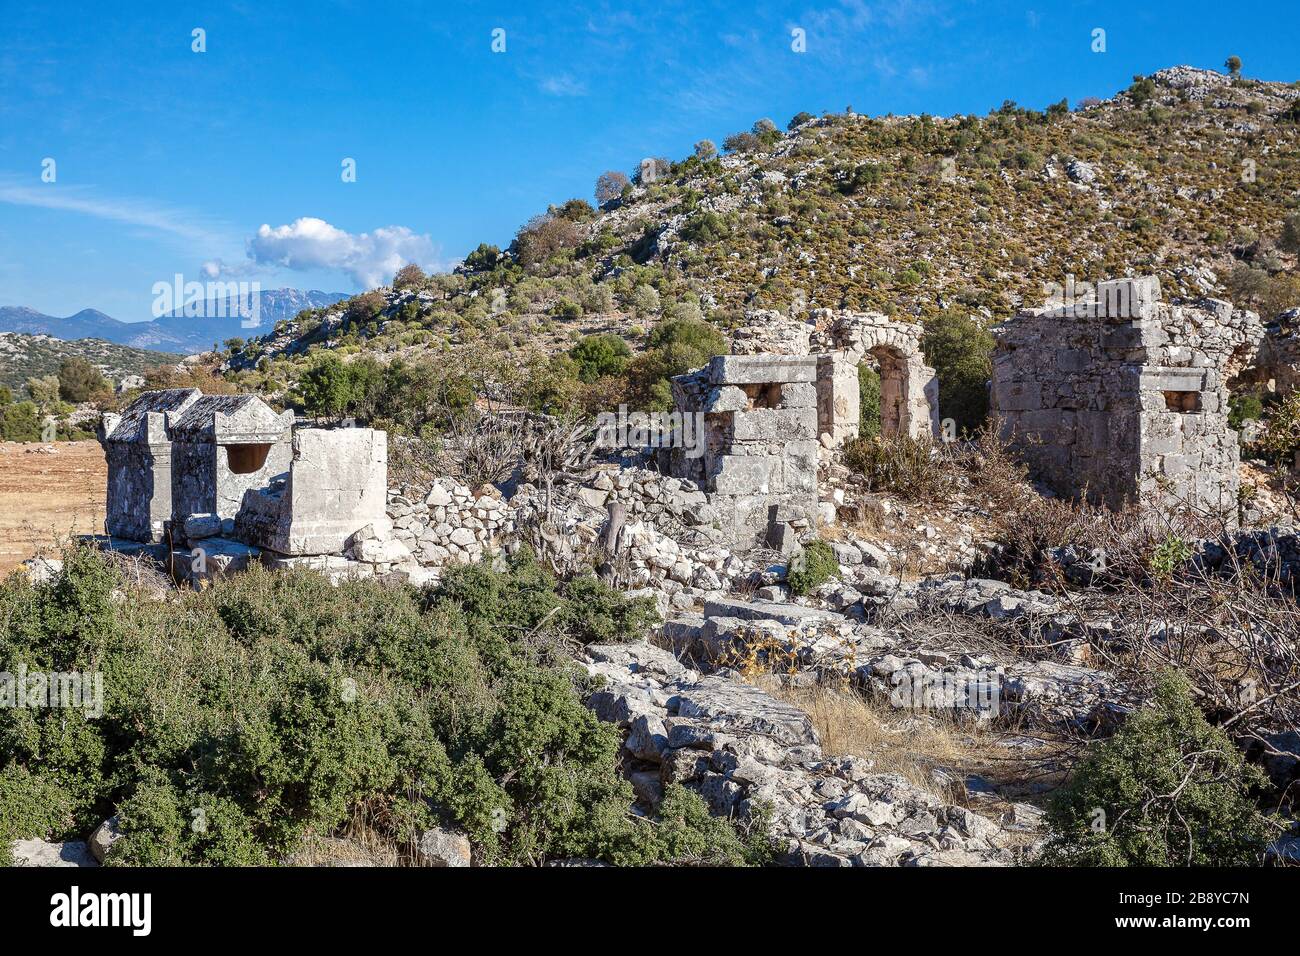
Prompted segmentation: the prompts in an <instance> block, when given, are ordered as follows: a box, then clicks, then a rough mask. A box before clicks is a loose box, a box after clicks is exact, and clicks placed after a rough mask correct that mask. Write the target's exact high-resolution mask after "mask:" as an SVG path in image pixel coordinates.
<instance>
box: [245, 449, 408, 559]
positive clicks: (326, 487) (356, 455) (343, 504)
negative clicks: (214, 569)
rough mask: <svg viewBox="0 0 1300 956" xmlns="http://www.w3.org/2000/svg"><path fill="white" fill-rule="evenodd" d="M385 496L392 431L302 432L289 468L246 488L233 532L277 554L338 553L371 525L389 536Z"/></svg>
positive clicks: (386, 497) (376, 530)
mask: <svg viewBox="0 0 1300 956" xmlns="http://www.w3.org/2000/svg"><path fill="white" fill-rule="evenodd" d="M387 500H388V435H387V433H385V432H382V431H375V430H374V429H371V428H347V429H339V430H334V431H325V430H321V429H310V428H308V429H302V430H300V431H298V432H296V433H295V434H294V436H293V446H292V457H291V460H290V462H289V468H288V473H287V474H285V475H283V476H281V477H280V478H278V479H276V480H275V481H274V482H272V484H271V485H270V486H268V487H265V488H252V489H249V490H247V491H246V492H245V493H244V499H243V502H242V505H241V507H240V509H239V514H238V517H237V518H236V519H235V534H236V535H237V536H238V537H239V539H240V540H242V541H247V542H248V543H249V544H253V545H256V546H258V547H262V548H267V549H269V550H272V551H275V552H277V553H279V554H286V555H319V554H338V553H341V552H342V551H343V550H344V549H345V548H346V547H347V544H348V539H349V538H351V537H352V535H353V534H354V533H356V532H357V531H360V530H361V529H363V528H365V527H366V526H367V525H369V526H371V529H372V531H373V534H374V535H376V536H378V537H383V536H385V535H386V534H387V533H388V531H389V530H390V525H391V523H390V522H389V520H388V514H387V510H386V506H387Z"/></svg>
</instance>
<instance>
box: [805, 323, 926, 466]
mask: <svg viewBox="0 0 1300 956" xmlns="http://www.w3.org/2000/svg"><path fill="white" fill-rule="evenodd" d="M813 318H814V321H816V322H817V325H818V332H817V339H818V342H817V345H819V346H821V348H822V349H824V353H823V354H822V355H821V356H820V361H819V365H818V375H817V396H818V403H817V411H818V415H817V418H818V432H819V433H820V435H821V438H822V443H823V444H829V445H838V444H840V443H841V442H843V441H845V440H847V439H849V438H854V437H857V434H858V426H859V405H858V402H859V399H858V367H859V365H861V363H862V362H863V361H865V360H866V358H867V356H871V358H872V359H874V360H875V362H876V363H877V364H878V365H879V369H880V431H881V434H882V435H883V436H884V437H886V438H892V437H897V436H907V437H909V438H926V437H933V436H935V435H937V434H938V433H939V380H938V377H937V376H936V375H935V371H934V369H932V368H930V366H928V365H926V364H925V358H924V357H923V355H922V353H921V333H922V328H921V326H920V325H917V324H916V323H913V322H895V321H894V320H892V319H890V318H888V317H887V316H884V315H881V314H879V313H876V312H843V313H837V312H832V311H831V310H818V311H817V312H814V313H813ZM815 347H816V346H815Z"/></svg>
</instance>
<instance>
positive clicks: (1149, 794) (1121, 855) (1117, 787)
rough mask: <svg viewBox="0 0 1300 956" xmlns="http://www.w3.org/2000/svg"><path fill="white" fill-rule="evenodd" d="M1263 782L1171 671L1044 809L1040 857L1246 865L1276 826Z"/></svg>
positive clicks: (1259, 854) (1083, 862) (1066, 861)
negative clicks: (1045, 835)
mask: <svg viewBox="0 0 1300 956" xmlns="http://www.w3.org/2000/svg"><path fill="white" fill-rule="evenodd" d="M1263 784H1264V777H1263V774H1261V773H1260V771H1259V770H1258V769H1256V768H1254V767H1252V766H1250V765H1248V764H1247V763H1246V762H1245V759H1244V758H1243V757H1242V755H1241V752H1240V751H1239V750H1238V749H1237V747H1236V746H1235V745H1234V744H1233V743H1232V741H1230V740H1229V739H1228V737H1227V735H1226V734H1224V733H1223V731H1221V730H1219V729H1217V728H1215V727H1212V726H1211V725H1210V724H1209V722H1208V721H1206V719H1205V716H1204V715H1203V714H1202V713H1201V711H1200V709H1199V708H1198V707H1197V705H1196V702H1195V700H1194V699H1193V697H1192V692H1191V687H1190V685H1189V684H1188V683H1187V680H1186V678H1184V677H1182V676H1181V675H1179V674H1178V673H1176V672H1173V671H1170V672H1166V673H1165V674H1162V675H1161V676H1160V678H1159V680H1158V682H1157V684H1156V693H1155V700H1154V701H1153V706H1150V707H1143V708H1141V709H1140V710H1138V711H1137V712H1136V713H1135V714H1133V716H1131V717H1130V718H1129V719H1128V721H1127V722H1126V723H1125V724H1124V726H1123V727H1122V728H1121V729H1120V731H1119V732H1118V733H1117V734H1116V735H1115V736H1114V737H1112V738H1110V739H1109V740H1106V741H1102V742H1100V743H1095V744H1093V745H1092V746H1091V747H1090V748H1089V750H1088V753H1087V756H1086V757H1085V758H1084V761H1083V763H1082V764H1081V765H1080V766H1079V767H1078V768H1077V769H1076V770H1075V772H1074V775H1073V776H1072V777H1071V779H1070V782H1069V783H1068V784H1067V785H1066V786H1065V787H1063V788H1062V789H1061V790H1060V791H1059V792H1058V794H1057V795H1056V798H1055V799H1054V800H1053V803H1052V806H1051V809H1050V810H1049V811H1048V814H1047V822H1048V824H1049V826H1050V827H1051V836H1050V837H1049V839H1048V841H1047V844H1046V846H1045V847H1044V851H1043V854H1042V861H1043V862H1045V863H1048V864H1052V865H1064V866H1248V865H1252V864H1258V863H1259V862H1260V861H1261V859H1262V858H1263V851H1264V846H1265V844H1266V842H1267V840H1268V837H1269V832H1270V826H1269V821H1268V819H1267V818H1266V817H1265V816H1264V815H1263V814H1261V813H1260V812H1259V809H1258V807H1257V806H1256V804H1255V801H1254V800H1253V799H1252V797H1251V791H1252V790H1254V789H1256V788H1258V787H1260V786H1262V785H1263Z"/></svg>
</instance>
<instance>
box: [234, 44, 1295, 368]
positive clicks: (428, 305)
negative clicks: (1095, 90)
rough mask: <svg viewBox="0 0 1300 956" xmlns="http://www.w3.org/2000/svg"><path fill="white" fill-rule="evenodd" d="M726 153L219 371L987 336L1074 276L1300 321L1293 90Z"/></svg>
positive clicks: (764, 139) (320, 319)
mask: <svg viewBox="0 0 1300 956" xmlns="http://www.w3.org/2000/svg"><path fill="white" fill-rule="evenodd" d="M721 145H722V149H723V152H724V155H721V156H715V152H716V148H715V146H714V144H712V143H710V142H708V141H701V143H700V144H698V146H697V151H696V154H695V155H692V156H688V157H686V158H685V159H681V160H678V161H670V160H667V159H661V160H655V161H654V164H653V170H654V172H653V175H649V176H645V177H642V176H640V175H638V176H637V177H636V179H637V181H636V182H634V183H632V184H629V185H627V186H626V188H624V189H623V190H622V194H621V196H614V197H613V198H609V197H608V194H607V195H606V196H605V197H603V198H605V201H604V203H603V204H602V205H601V206H599V207H598V208H593V207H592V206H591V205H589V204H588V203H586V202H585V201H582V200H570V201H568V202H563V203H561V202H560V200H561V199H562V198H563V197H555V198H556V200H557V204H556V205H552V206H551V207H550V208H549V209H548V210H546V212H545V214H544V215H542V216H541V217H540V218H539V219H537V220H533V221H532V224H530V225H529V226H528V227H526V228H525V229H523V230H521V232H520V234H519V236H518V238H517V240H516V242H515V244H514V245H513V246H511V247H510V248H509V249H506V250H498V249H496V248H494V247H487V246H482V247H480V248H479V249H477V250H475V252H474V253H472V254H471V255H470V256H468V257H467V258H466V261H465V263H464V264H463V265H462V266H461V267H460V268H458V269H457V270H456V271H455V272H454V273H453V274H448V275H437V276H430V277H428V278H427V279H426V280H424V281H422V282H419V283H415V284H411V285H407V287H406V288H405V289H404V290H403V291H402V292H401V293H400V294H399V293H395V292H392V291H388V292H386V293H385V294H384V296H383V297H382V301H380V303H379V305H378V306H373V305H372V304H371V303H372V302H373V301H374V300H375V295H374V294H373V293H367V295H366V297H364V298H362V299H361V300H360V301H358V300H353V302H354V303H355V304H356V307H349V308H344V307H341V306H336V307H334V308H332V309H329V310H318V311H316V312H309V313H303V314H301V315H299V316H298V317H297V318H295V319H294V320H291V321H290V322H287V323H285V324H284V325H283V326H282V327H281V328H280V329H277V330H274V331H273V332H271V333H268V334H267V335H265V336H263V337H261V338H259V339H257V340H256V341H252V340H250V341H249V343H248V344H247V345H246V346H245V347H244V348H243V349H242V350H241V351H240V352H239V353H238V354H236V355H235V356H234V357H233V358H232V359H231V361H230V362H229V363H228V366H227V367H228V368H230V369H232V370H235V371H236V372H242V373H244V374H246V375H247V376H248V377H247V378H246V379H244V380H242V381H241V385H243V386H245V387H250V388H259V389H265V390H267V391H270V392H275V391H276V390H279V389H283V388H286V387H288V386H289V385H291V384H292V383H293V381H294V380H296V378H297V376H298V375H299V374H300V373H301V370H302V369H303V368H305V367H306V366H307V365H309V364H311V363H312V362H313V361H315V353H316V352H318V351H320V350H324V349H344V350H346V353H345V354H347V355H349V356H354V355H357V354H362V353H364V354H370V355H374V356H377V357H379V358H380V359H381V360H382V361H391V360H392V359H394V358H403V359H407V360H416V359H421V358H423V359H427V360H428V361H430V362H433V363H435V364H438V365H441V366H443V367H446V366H447V365H448V364H454V363H455V361H456V360H455V359H454V358H451V359H449V358H448V357H447V353H448V351H449V350H456V349H463V350H465V351H466V353H467V354H469V355H471V356H473V355H481V354H493V355H498V356H501V357H504V358H510V357H514V356H518V357H519V361H520V362H521V363H522V362H523V361H526V360H527V359H528V358H529V355H530V354H531V353H536V352H541V353H550V354H555V353H561V352H567V351H568V350H569V349H570V348H572V346H573V343H574V342H575V341H576V340H577V339H578V338H580V337H581V336H582V335H587V334H608V333H614V334H616V335H619V336H621V337H622V338H624V339H625V341H626V342H627V343H628V345H630V346H631V347H632V348H633V350H637V349H640V348H644V347H646V346H647V344H648V342H649V335H650V333H652V332H653V330H654V329H655V327H656V325H658V324H659V323H660V322H662V321H663V320H664V319H674V318H700V317H702V318H704V319H706V320H707V321H709V322H711V323H713V324H714V325H716V326H717V327H719V328H720V329H723V330H727V329H730V328H734V327H736V326H737V325H740V324H742V323H745V322H748V321H752V318H750V316H749V314H750V313H751V312H757V311H758V310H765V311H767V312H768V314H775V313H776V312H780V313H784V314H786V315H791V316H806V315H807V313H808V311H809V310H810V309H814V308H818V307H830V308H848V309H873V310H878V311H881V312H885V313H887V314H889V315H892V316H895V317H898V318H904V319H909V320H914V321H915V320H919V321H921V322H927V321H929V320H931V319H932V318H933V317H935V316H936V315H938V314H940V313H944V312H960V313H964V314H969V315H973V316H975V317H976V319H977V321H979V322H981V323H983V324H990V323H993V322H997V321H1001V320H1003V319H1006V318H1008V317H1009V316H1011V315H1012V314H1014V312H1015V311H1016V310H1017V309H1018V308H1020V307H1022V306H1024V305H1025V304H1031V305H1034V304H1040V303H1042V302H1043V301H1044V300H1045V299H1047V298H1048V296H1049V294H1051V290H1052V289H1053V288H1060V287H1063V286H1065V285H1066V284H1067V283H1068V282H1070V281H1071V280H1070V277H1071V276H1074V277H1077V278H1078V280H1080V281H1088V282H1096V281H1097V280H1099V279H1106V278H1112V277H1116V276H1123V275H1134V274H1147V273H1150V274H1155V275H1157V276H1159V278H1160V282H1161V286H1162V289H1163V290H1164V292H1165V294H1166V296H1169V297H1173V296H1202V295H1207V294H1208V295H1217V296H1221V297H1223V298H1228V299H1231V300H1233V301H1234V302H1235V303H1236V304H1237V305H1238V306H1242V307H1245V308H1250V309H1254V310H1256V311H1258V312H1259V313H1260V314H1261V315H1262V316H1264V317H1265V318H1266V319H1271V318H1272V317H1274V316H1276V315H1278V314H1279V313H1281V312H1283V311H1284V310H1287V309H1291V308H1294V307H1297V306H1300V265H1297V255H1296V252H1297V250H1300V241H1297V239H1296V236H1297V235H1300V200H1298V198H1297V197H1300V83H1279V82H1264V81H1259V80H1254V79H1248V78H1244V77H1234V76H1229V75H1226V74H1223V73H1216V72H1214V71H1210V70H1201V69H1195V68H1191V67H1185V66H1183V67H1171V68H1169V69H1165V70H1161V71H1159V72H1157V73H1155V74H1154V75H1152V76H1150V77H1143V78H1136V79H1135V80H1134V82H1133V83H1132V85H1131V86H1129V87H1127V88H1126V89H1123V90H1120V91H1119V92H1117V93H1116V94H1115V95H1114V96H1112V97H1110V98H1109V99H1106V100H1097V99H1091V98H1089V99H1086V100H1084V101H1083V102H1081V103H1078V104H1075V105H1074V107H1073V108H1071V106H1070V104H1068V103H1066V102H1065V101H1064V100H1062V101H1061V102H1059V103H1056V104H1053V105H1052V106H1050V107H1049V108H1048V109H1046V110H1045V111H1037V110H1030V109H1025V108H1022V107H1020V106H1017V105H1016V104H1015V103H1013V102H1010V101H1008V102H1006V103H1004V104H1003V105H1002V106H1001V107H1000V108H998V109H995V110H993V111H992V112H990V113H989V114H987V115H984V116H974V115H963V116H953V117H948V118H942V117H936V116H929V115H920V116H893V115H890V116H882V117H868V116H864V115H860V114H856V113H852V112H845V113H833V114H832V113H828V114H824V115H822V116H813V115H812V114H810V113H800V114H798V115H797V116H795V117H794V118H793V119H792V120H791V121H790V122H789V124H788V127H787V129H785V130H781V129H778V128H777V127H776V126H775V124H774V123H772V122H770V121H768V120H759V121H758V122H757V123H755V124H754V127H753V130H752V131H743V132H739V133H737V134H735V135H733V136H729V137H727V138H726V139H725V140H723V142H722V144H721ZM597 172H599V170H596V169H594V168H593V170H592V173H593V179H594V178H595V174H596V173H597ZM614 175H615V176H617V174H614ZM642 179H644V181H641V180H642ZM244 338H246V339H249V338H250V337H249V336H248V335H245V336H244ZM263 358H265V359H266V360H267V361H266V362H262V361H261V360H262V359H263ZM563 371H564V370H563V369H557V372H558V373H563Z"/></svg>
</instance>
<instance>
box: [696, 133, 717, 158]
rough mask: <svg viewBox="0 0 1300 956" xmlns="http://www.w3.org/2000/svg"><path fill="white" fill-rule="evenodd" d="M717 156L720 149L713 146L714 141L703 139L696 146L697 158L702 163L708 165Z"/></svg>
mask: <svg viewBox="0 0 1300 956" xmlns="http://www.w3.org/2000/svg"><path fill="white" fill-rule="evenodd" d="M717 155H718V147H717V146H715V145H714V144H713V140H711V139H702V140H700V141H699V142H698V143H696V144H695V158H696V159H698V160H699V161H700V162H702V163H707V162H708V161H709V160H711V159H713V157H715V156H717Z"/></svg>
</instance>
